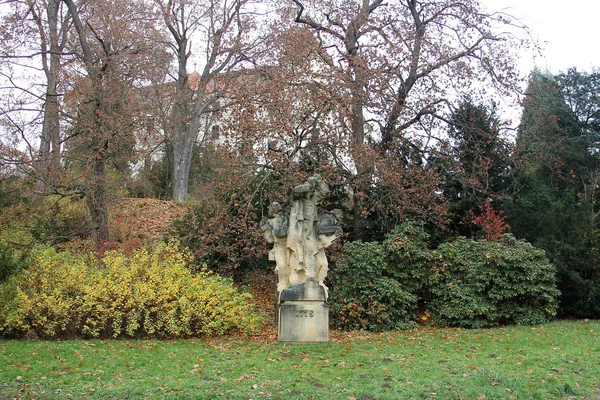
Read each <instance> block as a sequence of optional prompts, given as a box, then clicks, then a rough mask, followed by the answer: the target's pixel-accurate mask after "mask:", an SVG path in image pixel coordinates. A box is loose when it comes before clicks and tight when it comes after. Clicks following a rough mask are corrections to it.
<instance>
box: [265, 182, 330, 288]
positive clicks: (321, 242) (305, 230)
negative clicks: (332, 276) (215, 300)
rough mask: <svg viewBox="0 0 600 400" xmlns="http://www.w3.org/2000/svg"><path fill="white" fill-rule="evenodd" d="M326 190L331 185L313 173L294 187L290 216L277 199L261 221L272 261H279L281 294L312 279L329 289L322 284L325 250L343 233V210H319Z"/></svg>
mask: <svg viewBox="0 0 600 400" xmlns="http://www.w3.org/2000/svg"><path fill="white" fill-rule="evenodd" d="M327 193H329V187H328V186H327V184H326V183H325V182H324V181H323V179H322V178H321V176H320V175H314V176H311V177H310V178H308V180H307V181H306V182H304V183H302V184H301V185H298V186H296V187H295V188H294V190H293V192H292V206H291V210H290V214H289V217H287V216H286V215H284V214H283V213H282V208H281V205H280V204H279V203H275V202H274V203H272V204H271V205H270V206H269V213H268V217H267V218H264V219H263V220H262V221H261V222H260V228H261V230H262V231H263V233H264V236H265V238H266V239H267V241H268V242H269V243H273V248H272V249H271V251H269V260H271V261H275V263H276V267H275V272H276V273H277V276H278V279H279V282H278V284H277V291H278V292H279V294H280V295H281V293H282V291H283V290H284V289H287V288H288V287H290V286H294V285H299V284H302V283H304V282H306V281H307V280H312V279H314V280H317V281H318V282H319V285H320V286H322V287H323V288H324V289H325V291H327V287H326V286H325V284H324V283H323V281H324V279H325V277H326V276H327V264H328V263H327V256H326V255H325V249H326V248H327V247H329V246H331V244H332V243H333V241H334V240H336V239H337V238H339V237H340V236H342V228H341V227H340V226H339V225H338V224H339V222H340V220H341V218H342V211H341V210H339V209H335V210H332V211H330V212H326V213H318V212H317V203H318V202H319V201H320V200H322V199H323V198H324V197H325V196H326V195H327Z"/></svg>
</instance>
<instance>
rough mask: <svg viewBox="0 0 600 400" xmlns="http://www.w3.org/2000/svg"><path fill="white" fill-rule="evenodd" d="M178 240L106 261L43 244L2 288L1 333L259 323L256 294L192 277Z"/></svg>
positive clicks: (118, 332)
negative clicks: (176, 244) (7, 294)
mask: <svg viewBox="0 0 600 400" xmlns="http://www.w3.org/2000/svg"><path fill="white" fill-rule="evenodd" d="M188 259H189V256H188V255H187V254H186V253H185V252H183V251H181V249H179V248H178V247H177V246H175V245H173V244H169V245H167V244H162V245H159V246H158V247H157V248H156V249H154V251H149V250H147V249H141V250H138V251H136V252H134V253H133V254H132V255H130V256H126V255H124V254H123V253H121V252H108V253H107V255H106V257H105V258H104V259H103V260H102V263H99V262H97V261H96V259H95V258H94V257H90V258H83V257H75V256H72V255H71V254H69V253H67V252H61V253H57V252H56V251H55V250H54V249H52V248H40V249H37V250H36V251H35V252H34V254H33V256H32V263H31V265H30V267H29V268H27V269H25V270H23V271H22V272H21V273H20V274H15V275H13V276H12V277H11V278H10V279H9V280H8V281H7V282H5V284H3V285H2V286H1V287H0V289H1V290H2V291H3V292H7V293H8V292H11V293H14V296H13V297H12V298H11V297H9V296H6V297H5V296H2V298H0V300H1V301H2V304H1V305H0V307H1V308H0V334H2V335H8V336H19V335H23V334H24V333H27V332H29V331H34V332H35V333H36V334H37V335H38V336H39V337H40V338H44V339H56V338H61V339H62V338H71V337H99V338H118V337H187V336H194V335H201V334H205V335H215V334H217V335H218V334H225V333H228V332H252V331H254V330H256V329H257V328H258V322H259V320H258V317H257V315H256V314H255V313H254V312H253V309H252V307H253V306H252V304H251V303H250V301H249V300H250V297H251V296H250V295H249V294H245V293H240V292H238V291H237V290H236V289H235V287H234V286H233V284H232V282H231V281H229V280H227V279H224V278H222V277H219V276H214V275H211V274H209V273H208V272H200V273H198V274H192V273H191V272H190V270H189V269H188V266H187V263H188Z"/></svg>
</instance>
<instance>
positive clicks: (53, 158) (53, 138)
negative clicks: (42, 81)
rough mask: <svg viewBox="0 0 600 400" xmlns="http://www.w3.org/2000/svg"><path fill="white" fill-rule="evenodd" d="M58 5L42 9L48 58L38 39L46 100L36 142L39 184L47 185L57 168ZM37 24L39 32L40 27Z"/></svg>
mask: <svg viewBox="0 0 600 400" xmlns="http://www.w3.org/2000/svg"><path fill="white" fill-rule="evenodd" d="M59 6H60V1H59V0H50V1H48V4H47V6H46V10H47V18H48V34H49V37H48V40H49V42H50V43H49V44H50V48H49V54H48V51H47V50H48V48H47V44H46V42H45V40H43V36H44V35H42V60H43V67H44V73H45V75H46V97H45V101H44V119H43V123H42V136H41V138H40V148H39V153H40V158H41V159H42V172H41V174H42V181H43V184H47V182H48V179H51V176H52V173H53V172H55V171H57V170H58V168H59V167H60V156H61V149H60V124H59V121H60V107H59V102H58V91H57V87H58V72H59V68H60V53H61V46H60V43H59V31H58V11H59ZM36 20H39V29H40V32H42V29H43V25H42V23H41V19H39V17H38V18H36Z"/></svg>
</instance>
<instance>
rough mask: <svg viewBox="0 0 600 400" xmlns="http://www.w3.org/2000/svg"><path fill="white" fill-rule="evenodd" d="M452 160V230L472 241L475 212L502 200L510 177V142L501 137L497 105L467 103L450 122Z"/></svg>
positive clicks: (448, 179)
mask: <svg viewBox="0 0 600 400" xmlns="http://www.w3.org/2000/svg"><path fill="white" fill-rule="evenodd" d="M449 122H450V125H449V130H448V136H449V139H450V140H451V143H449V149H448V150H449V151H448V152H449V154H448V155H449V157H443V158H441V159H440V161H442V164H446V163H444V161H447V162H448V163H447V165H444V171H443V175H444V176H445V183H444V196H445V197H446V199H448V201H449V202H450V203H451V205H450V213H451V218H452V223H451V227H450V228H451V230H452V231H454V233H458V234H460V235H463V236H469V237H471V236H472V234H473V231H472V229H473V226H472V225H471V224H470V221H471V219H472V212H474V211H476V209H477V207H478V206H480V205H483V204H484V202H485V201H486V200H498V199H502V197H503V196H504V192H505V190H506V189H507V186H508V178H509V174H510V169H509V167H510V165H509V155H510V146H509V144H508V141H507V140H505V139H504V138H503V137H502V136H501V132H500V127H501V123H500V120H499V118H498V116H497V113H496V109H495V105H492V106H491V107H486V106H485V105H482V104H475V103H473V102H472V101H469V100H466V101H463V102H461V103H460V104H459V106H458V107H457V108H456V109H455V110H454V111H453V113H452V114H451V116H450V119H449Z"/></svg>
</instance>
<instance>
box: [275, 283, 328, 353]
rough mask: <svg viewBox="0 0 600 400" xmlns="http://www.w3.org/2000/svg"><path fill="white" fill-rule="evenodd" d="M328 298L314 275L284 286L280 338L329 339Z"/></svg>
mask: <svg viewBox="0 0 600 400" xmlns="http://www.w3.org/2000/svg"><path fill="white" fill-rule="evenodd" d="M325 301H326V293H325V288H324V287H323V286H321V285H319V282H318V281H317V280H316V279H314V278H313V279H308V280H307V281H306V282H304V283H301V284H299V285H293V286H290V287H289V288H287V289H284V290H283V291H282V292H281V296H280V305H279V329H278V331H279V341H280V342H327V341H329V306H328V305H327V303H326V302H325Z"/></svg>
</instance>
